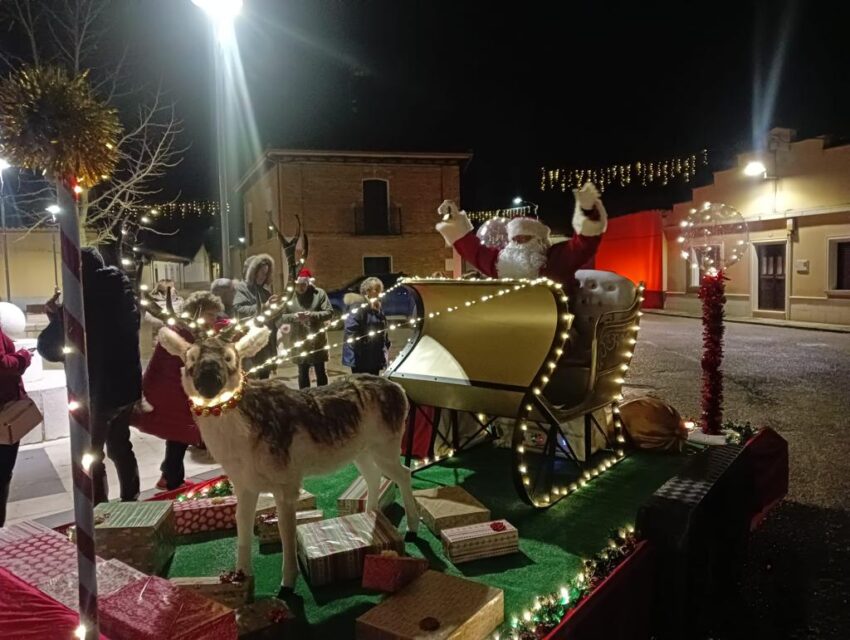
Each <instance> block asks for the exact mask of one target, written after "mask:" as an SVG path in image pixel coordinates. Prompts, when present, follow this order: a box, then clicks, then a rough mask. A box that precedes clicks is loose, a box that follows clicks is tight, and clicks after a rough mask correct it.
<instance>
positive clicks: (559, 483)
mask: <svg viewBox="0 0 850 640" xmlns="http://www.w3.org/2000/svg"><path fill="white" fill-rule="evenodd" d="M576 279H577V281H578V284H579V286H578V288H577V290H576V292H575V294H574V299H573V300H568V298H567V296H566V294H565V292H564V291H563V290H562V289H560V288H559V287H558V286H557V285H554V283H548V284H547V283H545V282H543V283H538V284H531V283H528V282H521V281H514V280H442V279H409V280H405V282H404V284H405V286H407V287H408V289H409V290H410V292H411V295H412V298H413V300H414V301H415V304H416V311H417V317H418V322H416V324H415V330H414V335H413V336H412V338H411V340H410V341H409V343H408V344H407V346H406V347H405V348H404V349H403V350H402V352H401V353H400V354H399V355H398V357H397V358H396V359H395V360H394V361H393V363H392V364H391V365H390V367H389V368H388V371H387V376H388V377H389V378H390V379H391V380H393V381H394V382H397V383H398V384H400V385H401V386H402V387H404V389H405V391H406V392H407V395H408V397H409V399H410V401H411V414H410V421H409V425H410V428H409V431H408V433H409V436H410V441H409V443H408V458H407V460H408V464H410V453H409V451H410V445H411V444H412V441H413V435H414V434H413V430H414V425H415V424H416V423H417V420H416V419H415V417H416V414H417V412H419V413H420V414H421V415H429V414H427V413H426V412H424V411H423V409H424V408H425V407H433V411H432V412H431V414H430V415H429V417H428V420H429V421H430V422H431V424H432V426H433V427H434V428H433V429H432V435H431V446H430V453H431V458H433V453H434V450H435V445H436V444H437V439H438V438H439V439H441V440H442V441H443V443H445V445H447V446H448V447H450V448H451V449H453V450H454V451H461V450H463V449H464V448H465V447H467V446H469V445H471V444H472V443H475V442H480V440H481V436H484V435H487V436H491V437H496V435H497V428H498V427H499V426H504V425H505V423H507V424H509V425H512V426H513V435H512V451H513V465H512V466H513V471H512V474H513V478H514V483H515V485H516V488H517V491H518V493H519V495H520V497H521V498H522V499H523V500H524V501H525V502H527V503H528V504H530V505H533V506H535V507H538V508H546V507H549V506H551V505H552V504H554V503H555V502H557V501H558V500H560V499H561V498H563V497H564V496H566V495H569V494H570V493H572V492H574V491H578V490H579V489H580V488H581V487H582V486H584V485H585V484H586V483H587V482H588V481H589V480H591V479H592V478H593V477H595V476H597V475H599V474H600V473H602V472H604V471H606V470H607V469H609V468H610V467H611V466H613V465H614V464H616V463H617V462H618V461H619V460H620V459H622V457H623V455H624V454H623V449H622V445H623V442H624V439H623V434H622V433H621V424H620V420H619V415H618V413H619V409H618V401H619V400H621V399H622V395H621V390H622V385H623V381H624V377H625V375H626V372H627V370H628V367H629V363H630V362H631V358H632V354H633V352H634V346H635V343H636V340H637V336H638V330H639V316H640V304H641V301H642V300H643V295H642V292H643V284H640V285H638V286H635V284H634V283H632V282H631V281H630V280H628V279H626V278H623V277H622V276H619V275H617V274H614V273H611V272H605V271H593V270H585V271H579V272H578V273H577V274H576ZM462 416H463V417H464V418H465V419H466V420H467V422H472V423H473V424H474V429H473V430H472V432H471V433H467V434H461V432H460V429H459V426H458V425H459V423H460V420H461V417H462ZM446 418H447V420H446ZM446 423H447V424H446ZM423 466H425V465H420V466H418V467H417V469H421V468H422V467H423Z"/></svg>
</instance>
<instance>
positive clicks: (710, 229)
mask: <svg viewBox="0 0 850 640" xmlns="http://www.w3.org/2000/svg"><path fill="white" fill-rule="evenodd" d="M679 224H680V225H681V229H680V235H679V238H678V241H679V243H680V244H681V245H682V257H683V258H684V259H685V260H688V261H690V262H693V263H696V264H698V265H699V268H700V270H702V271H708V272H717V271H720V270H721V269H727V268H729V267H731V266H732V265H734V264H736V263H738V262H740V261H741V259H743V257H744V255H745V254H746V252H747V248H748V247H749V246H750V234H749V229H748V227H747V221H746V220H745V219H744V216H743V215H741V212H740V211H738V210H737V209H735V208H733V207H730V206H729V205H725V204H722V203H719V202H705V203H703V204H702V205H701V206H699V207H697V208H696V209H691V210H690V212H689V213H688V217H687V218H686V219H685V220H683V221H682V222H680V223H679Z"/></svg>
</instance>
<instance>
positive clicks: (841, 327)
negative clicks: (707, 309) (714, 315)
mask: <svg viewBox="0 0 850 640" xmlns="http://www.w3.org/2000/svg"><path fill="white" fill-rule="evenodd" d="M643 312H644V313H646V314H650V313H651V314H653V315H656V316H673V317H677V318H694V319H697V320H701V319H702V316H701V315H699V314H696V313H687V312H685V311H668V310H667V309H644V310H643ZM725 320H726V322H739V323H741V324H762V325H768V326H772V327H785V328H787V329H811V330H814V331H830V332H832V333H850V326H848V325H846V324H826V323H823V322H798V321H796V320H774V319H773V318H739V317H734V318H730V317H728V316H727V317H726V318H725Z"/></svg>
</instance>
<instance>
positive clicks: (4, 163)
mask: <svg viewBox="0 0 850 640" xmlns="http://www.w3.org/2000/svg"><path fill="white" fill-rule="evenodd" d="M11 166H12V165H10V164H9V161H8V160H6V158H0V225H2V226H3V268H4V271H5V272H6V301H7V302H11V301H12V287H11V284H10V282H9V238H8V236H7V235H6V194H5V193H4V192H5V190H6V182H5V181H4V180H3V172H4V171H5V170H6V169H8V168H9V167H11Z"/></svg>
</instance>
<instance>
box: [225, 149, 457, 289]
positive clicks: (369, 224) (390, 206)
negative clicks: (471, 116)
mask: <svg viewBox="0 0 850 640" xmlns="http://www.w3.org/2000/svg"><path fill="white" fill-rule="evenodd" d="M470 157H471V156H470V155H469V154H462V153H453V154H452V153H401V152H367V151H298V150H284V149H275V150H270V151H267V152H266V153H264V154H263V156H262V157H261V158H260V159H259V160H258V162H257V163H256V164H255V165H254V167H253V168H252V169H251V170H250V171H249V172H248V173H247V175H246V176H245V177H244V178H243V180H242V182H241V183H240V184H239V186H238V191H239V192H240V193H241V195H242V198H243V205H244V207H243V210H244V214H245V233H244V237H245V244H246V249H247V251H246V254H247V255H253V254H256V253H268V254H270V255H272V256H273V257H274V258H275V260H277V261H280V263H281V264H283V255H282V248H281V245H280V242H279V240H278V238H277V235H276V233H275V232H274V230H273V229H272V228H270V225H269V217H270V216H271V219H272V220H274V221H276V224H277V225H278V226H279V228H280V229H281V230H282V231H283V233H284V235H286V236H287V237H291V236H292V235H294V233H295V230H296V216H300V218H301V222H302V224H303V225H304V229H305V231H306V233H307V235H308V237H309V255H308V258H307V263H306V266H307V268H309V269H310V270H311V271H312V272H313V273H314V275H315V276H316V279H317V282H318V284H319V286H321V287H323V288H325V289H334V288H337V287H340V286H342V285H344V284H346V283H347V282H349V281H350V280H352V279H353V278H355V277H357V276H360V275H364V274H367V275H371V274H377V273H387V272H403V273H406V274H408V275H420V276H427V275H430V274H432V273H434V272H435V271H443V272H446V271H449V272H451V271H453V270H454V268H455V264H454V263H455V258H453V257H452V251H451V249H450V248H448V247H446V246H445V243H444V242H443V240H442V238H441V237H440V235H439V234H438V233H437V232H436V231H435V230H434V225H435V223H436V222H437V215H436V210H437V207H438V206H439V204H440V202H442V201H443V200H444V199H446V198H450V199H454V200H455V201H459V200H460V172H461V169H462V167H463V165H464V164H465V163H466V162H467V161H468V160H469V159H470ZM284 271H285V270H284V269H277V274H276V279H275V290H276V291H280V290H282V288H283V286H284V284H285V283H284V278H285V275H284Z"/></svg>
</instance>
